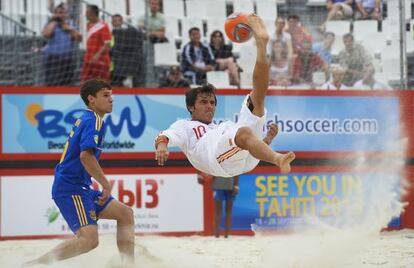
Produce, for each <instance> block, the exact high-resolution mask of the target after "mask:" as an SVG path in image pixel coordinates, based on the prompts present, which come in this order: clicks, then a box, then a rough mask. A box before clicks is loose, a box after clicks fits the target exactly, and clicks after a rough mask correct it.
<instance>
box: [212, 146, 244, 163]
mask: <svg viewBox="0 0 414 268" xmlns="http://www.w3.org/2000/svg"><path fill="white" fill-rule="evenodd" d="M241 150H243V149H241V148H239V147H233V148H232V149H230V150H228V151H226V152H224V153H222V154H221V155H219V156H218V157H217V162H219V164H220V163H221V162H223V161H224V160H226V159H229V158H230V157H232V156H233V155H235V154H237V153H238V152H240V151H241Z"/></svg>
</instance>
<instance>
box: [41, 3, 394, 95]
mask: <svg viewBox="0 0 414 268" xmlns="http://www.w3.org/2000/svg"><path fill="white" fill-rule="evenodd" d="M326 2H327V3H326V9H327V17H326V21H329V20H339V19H341V20H342V19H376V20H381V19H382V1H381V0H327V1H326ZM99 11H100V10H99V8H98V7H97V6H94V5H88V6H87V10H86V18H87V21H88V23H87V36H84V37H83V38H84V39H85V41H86V47H85V55H84V58H83V66H82V71H81V75H80V81H85V80H88V79H90V78H102V79H105V80H108V81H111V82H112V85H114V86H136V85H137V84H139V83H132V82H131V80H133V79H134V76H135V75H136V74H137V72H140V71H143V70H142V69H144V67H142V66H141V65H142V62H144V59H143V57H139V56H137V53H136V51H141V53H143V52H142V51H143V48H142V44H143V40H144V39H145V38H148V40H149V41H150V42H151V43H152V44H154V43H163V42H173V43H174V45H175V40H168V38H167V36H166V25H165V24H166V22H165V18H164V15H163V14H162V13H161V12H160V2H159V0H149V12H148V14H147V15H146V16H142V17H141V18H140V19H139V21H138V27H130V26H129V25H128V24H125V23H124V21H123V17H122V16H121V15H119V14H115V15H113V16H112V23H111V24H112V27H109V25H108V24H107V23H106V22H104V21H102V20H101V19H100V16H99ZM66 17H67V16H66V9H65V7H64V5H59V6H57V7H56V8H55V9H54V12H53V17H52V18H51V20H50V21H49V22H48V23H47V25H46V26H45V28H44V30H43V33H42V34H43V36H44V37H45V38H46V39H47V45H46V46H45V47H44V49H43V52H44V56H45V68H46V71H45V76H46V77H45V81H46V85H48V86H59V85H62V86H65V85H70V82H71V81H72V78H73V75H74V70H75V65H74V62H73V51H74V49H75V47H76V46H77V44H78V43H79V42H80V41H81V40H82V36H81V34H80V33H79V31H77V30H76V29H75V28H74V27H73V26H71V25H70V24H69V23H68V22H67V21H66ZM326 21H325V22H324V23H323V24H322V25H321V26H320V27H319V31H321V33H318V34H319V35H318V36H317V37H316V38H315V34H312V32H311V31H310V30H309V29H308V28H307V27H306V26H305V25H304V24H303V23H302V22H301V20H300V17H299V16H298V15H295V14H291V15H289V16H288V17H287V18H285V17H282V16H279V17H277V18H275V21H274V23H275V30H274V32H271V33H270V41H269V45H268V50H267V53H268V56H269V61H270V65H269V68H270V69H269V73H270V81H269V85H270V86H275V87H292V88H294V87H295V86H297V87H298V88H301V87H302V86H308V87H310V88H321V89H329V90H333V89H350V88H355V87H358V88H361V89H377V88H384V89H389V88H390V87H389V86H388V85H387V84H385V83H380V82H379V81H376V80H375V78H374V75H375V68H374V65H373V59H372V57H371V55H370V53H368V52H367V51H366V49H365V48H364V47H363V46H362V45H361V44H360V43H358V42H356V41H355V40H354V37H353V35H352V33H347V34H345V35H344V36H340V37H337V36H335V34H334V33H333V32H327V31H325V29H326ZM111 28H112V31H111V30H110V29H111ZM212 30H213V31H210V32H211V34H210V38H209V42H204V41H203V40H202V36H203V30H202V29H199V28H197V27H192V28H191V29H190V30H189V31H188V35H189V42H188V43H184V44H181V55H180V57H179V59H180V64H179V66H172V67H171V68H169V69H165V70H166V72H165V75H164V76H163V77H162V78H161V80H160V81H159V86H160V87H187V86H189V85H191V84H203V83H205V82H207V81H206V79H207V75H206V74H207V73H208V72H210V71H225V72H227V73H228V76H229V81H230V84H231V85H234V86H236V87H238V88H240V87H242V86H243V85H241V81H240V72H242V71H243V70H242V68H241V67H240V66H239V65H238V63H237V55H235V54H234V53H233V51H232V48H233V47H232V45H231V43H226V42H225V37H224V34H223V33H222V32H221V31H219V30H214V29H212ZM319 36H321V38H318V37H319ZM336 38H342V42H343V47H344V48H343V49H342V50H341V51H340V52H339V54H337V55H335V56H334V55H333V53H332V48H333V44H334V43H335V39H336ZM320 39H322V40H321V41H319V42H316V41H314V40H320Z"/></svg>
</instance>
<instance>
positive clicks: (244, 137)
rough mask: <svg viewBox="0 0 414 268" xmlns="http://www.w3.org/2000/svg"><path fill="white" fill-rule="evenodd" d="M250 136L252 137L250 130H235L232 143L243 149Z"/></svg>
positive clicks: (242, 128)
mask: <svg viewBox="0 0 414 268" xmlns="http://www.w3.org/2000/svg"><path fill="white" fill-rule="evenodd" d="M252 136H254V133H253V131H252V130H251V128H249V127H241V128H239V129H238V130H237V133H236V137H235V139H234V141H235V142H236V145H237V146H238V147H240V148H242V149H244V148H245V147H246V144H247V143H248V142H249V140H250V138H251V137H252Z"/></svg>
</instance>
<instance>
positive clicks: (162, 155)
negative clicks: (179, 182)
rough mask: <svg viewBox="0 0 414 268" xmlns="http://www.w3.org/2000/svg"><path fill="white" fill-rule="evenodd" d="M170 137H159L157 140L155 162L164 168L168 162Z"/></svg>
mask: <svg viewBox="0 0 414 268" xmlns="http://www.w3.org/2000/svg"><path fill="white" fill-rule="evenodd" d="M168 155H169V152H168V137H167V136H165V135H158V136H157V138H156V139H155V160H157V162H158V165H159V166H163V165H164V164H165V162H166V161H167V160H168Z"/></svg>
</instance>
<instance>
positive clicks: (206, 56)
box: [181, 27, 216, 85]
mask: <svg viewBox="0 0 414 268" xmlns="http://www.w3.org/2000/svg"><path fill="white" fill-rule="evenodd" d="M188 34H189V36H190V42H188V43H187V44H186V45H185V46H184V48H183V51H182V54H181V71H182V72H183V74H184V77H185V78H187V79H189V80H190V81H191V83H192V84H196V85H201V84H203V83H204V82H205V81H206V73H207V72H210V71H214V69H215V64H216V62H215V59H214V55H213V52H212V51H211V48H210V46H209V45H208V44H204V43H202V42H201V41H200V40H201V32H200V29H199V28H197V27H193V28H191V29H190V30H189V31H188Z"/></svg>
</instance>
